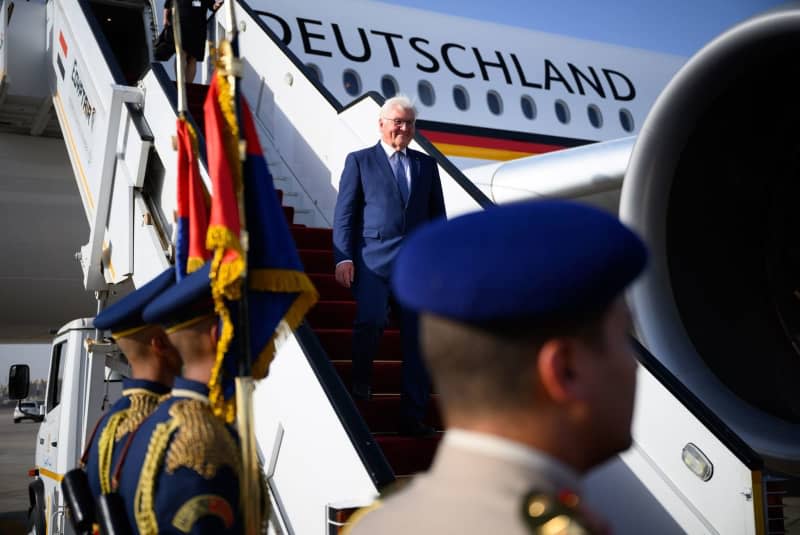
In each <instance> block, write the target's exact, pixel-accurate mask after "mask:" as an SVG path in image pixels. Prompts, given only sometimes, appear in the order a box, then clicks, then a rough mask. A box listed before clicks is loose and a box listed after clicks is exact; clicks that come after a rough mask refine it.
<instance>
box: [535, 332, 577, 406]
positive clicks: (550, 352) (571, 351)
mask: <svg viewBox="0 0 800 535" xmlns="http://www.w3.org/2000/svg"><path fill="white" fill-rule="evenodd" d="M575 350H576V348H575V344H574V343H573V340H572V339H571V338H551V339H550V340H548V341H546V342H545V343H544V344H542V346H541V348H540V349H539V354H538V358H537V360H536V372H537V374H538V376H539V383H540V384H541V387H542V390H543V392H542V393H543V394H545V395H546V396H547V397H548V398H549V399H550V400H552V401H553V402H555V403H566V402H568V401H571V400H573V399H574V398H575V396H576V395H577V393H578V390H579V385H578V384H577V373H576V369H575V366H576V362H575V357H576V355H575Z"/></svg>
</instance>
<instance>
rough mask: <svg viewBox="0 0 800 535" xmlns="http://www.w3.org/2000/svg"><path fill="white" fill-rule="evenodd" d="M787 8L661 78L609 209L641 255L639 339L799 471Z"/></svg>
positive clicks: (797, 149)
mask: <svg viewBox="0 0 800 535" xmlns="http://www.w3.org/2000/svg"><path fill="white" fill-rule="evenodd" d="M798 58H800V8H798V7H797V6H794V7H792V8H789V9H783V10H776V11H772V12H768V13H766V14H764V15H761V16H758V17H756V18H753V19H750V20H748V21H746V22H744V23H742V24H740V25H739V26H737V27H735V28H734V29H732V30H730V31H729V32H727V33H725V34H723V35H722V36H720V37H719V38H717V39H716V40H714V41H713V42H711V43H710V44H709V45H708V46H706V47H705V48H704V49H703V50H701V51H700V52H699V53H698V54H697V55H696V56H694V57H693V58H692V59H691V60H690V61H689V62H688V63H687V64H686V65H685V67H684V68H683V69H682V70H681V71H680V72H679V73H678V74H677V75H676V76H675V78H674V79H673V80H672V81H671V82H670V84H669V85H668V86H667V88H666V89H665V90H664V92H663V93H662V95H661V96H660V97H659V99H658V100H657V101H656V103H655V105H654V106H653V108H652V110H651V112H650V114H649V116H648V118H647V121H646V122H645V124H644V125H643V127H642V130H641V133H640V134H639V137H638V139H637V141H636V145H635V148H634V151H633V154H632V156H631V160H630V164H629V166H628V170H627V172H626V175H625V180H624V184H623V191H622V196H621V201H620V215H621V217H622V219H623V220H624V221H626V222H627V223H628V224H630V225H631V226H632V227H634V228H635V229H637V230H638V231H639V233H640V234H641V235H642V236H643V237H644V238H645V239H646V241H647V242H648V243H649V245H650V247H651V252H652V258H651V264H650V267H649V270H648V272H647V274H646V275H645V276H644V277H643V279H642V280H641V282H640V283H638V284H637V285H636V286H635V287H634V289H633V291H632V293H631V305H632V308H633V312H634V315H635V319H636V324H637V330H638V333H639V337H640V339H641V341H642V342H643V343H644V344H645V346H647V348H648V349H649V350H650V351H651V352H652V353H653V354H654V355H655V356H656V357H657V358H658V359H659V360H660V361H661V362H663V363H664V364H665V365H666V366H667V367H668V368H669V369H670V371H671V372H672V373H673V374H674V375H676V376H677V378H678V379H679V380H681V381H682V382H683V383H684V384H685V385H686V386H687V387H688V388H689V389H690V390H691V391H692V392H693V393H694V394H695V395H696V396H697V397H699V398H700V399H701V401H703V402H704V403H705V404H706V405H708V406H709V408H710V409H711V410H712V411H713V412H715V413H716V414H717V415H718V416H719V417H720V418H721V419H722V420H723V421H724V422H725V423H727V425H728V426H729V427H730V428H731V429H732V430H733V431H734V432H735V433H736V434H737V435H738V436H739V437H740V438H741V439H743V440H744V441H745V442H746V443H747V444H748V445H749V446H750V447H751V448H752V449H753V450H754V451H755V452H756V453H758V454H759V455H760V456H761V457H762V458H763V460H764V462H765V465H766V467H767V468H770V469H773V470H778V471H782V472H785V473H790V474H795V475H797V474H800V61H798Z"/></svg>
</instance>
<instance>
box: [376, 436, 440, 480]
mask: <svg viewBox="0 0 800 535" xmlns="http://www.w3.org/2000/svg"><path fill="white" fill-rule="evenodd" d="M441 438H442V433H437V434H436V436H433V437H428V438H414V437H402V436H396V435H378V436H376V437H375V442H377V443H378V445H380V447H381V449H382V450H383V454H384V455H385V456H386V460H388V461H389V464H390V465H391V467H392V470H393V471H394V473H395V475H396V476H408V475H411V474H415V473H417V472H422V471H423V470H427V469H428V468H430V465H431V461H433V456H434V454H435V453H436V448H437V447H438V446H439V441H440V440H441Z"/></svg>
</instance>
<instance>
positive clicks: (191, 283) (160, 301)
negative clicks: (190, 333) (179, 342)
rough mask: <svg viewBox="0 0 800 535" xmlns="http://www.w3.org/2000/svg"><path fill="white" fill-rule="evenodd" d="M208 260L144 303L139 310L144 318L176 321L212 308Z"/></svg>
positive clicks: (155, 321)
mask: <svg viewBox="0 0 800 535" xmlns="http://www.w3.org/2000/svg"><path fill="white" fill-rule="evenodd" d="M210 270H211V262H206V263H205V264H203V267H201V268H200V269H198V270H197V271H195V272H193V273H191V274H189V275H187V276H186V277H184V278H183V279H181V281H180V282H178V283H176V284H175V285H173V286H172V287H170V288H169V289H167V290H166V291H164V292H163V293H162V294H161V295H160V296H159V297H158V298H156V299H153V301H152V302H151V303H150V304H149V305H147V307H146V308H145V309H144V312H143V313H142V317H144V319H145V321H147V322H149V323H160V324H162V325H176V324H179V323H183V322H185V321H188V320H191V319H195V318H198V317H200V316H205V315H207V314H210V313H211V312H213V311H214V303H213V301H212V299H211V281H210V280H209V278H208V274H209V271H210Z"/></svg>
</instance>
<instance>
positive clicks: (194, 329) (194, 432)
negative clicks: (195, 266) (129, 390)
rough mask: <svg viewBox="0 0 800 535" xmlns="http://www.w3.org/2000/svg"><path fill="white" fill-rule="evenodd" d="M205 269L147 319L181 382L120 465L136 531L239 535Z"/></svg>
mask: <svg viewBox="0 0 800 535" xmlns="http://www.w3.org/2000/svg"><path fill="white" fill-rule="evenodd" d="M209 267H210V264H206V265H205V266H203V268H201V269H200V270H198V271H196V272H194V273H192V274H191V275H189V276H187V277H186V278H184V279H182V280H181V281H180V282H179V283H177V284H176V285H174V286H173V287H171V288H169V289H168V290H167V291H165V292H163V294H162V295H161V296H160V297H158V298H157V299H155V300H154V301H153V302H151V303H150V304H149V305H148V306H147V308H146V309H145V311H144V318H145V320H147V321H149V322H153V323H160V324H162V325H163V326H164V329H165V331H166V332H167V336H168V337H169V340H170V342H171V343H172V344H173V345H174V346H175V347H176V348H177V349H178V352H179V353H180V356H181V359H182V360H183V376H182V377H177V378H176V379H175V385H174V387H173V389H172V392H171V393H170V395H169V397H168V398H167V399H166V400H164V401H163V402H162V403H161V405H159V407H158V408H157V409H156V411H155V412H154V413H153V414H152V416H151V417H150V418H148V419H147V420H146V421H145V423H144V424H142V426H141V427H140V428H139V430H138V431H137V433H136V435H135V436H134V437H133V439H132V440H131V442H130V444H129V449H128V452H127V455H126V457H125V458H124V459H122V461H121V462H122V475H121V478H120V494H121V495H122V498H123V500H124V502H125V508H126V511H127V514H128V517H129V518H130V519H131V522H132V523H133V527H134V532H135V533H137V532H138V533H142V534H145V533H146V534H150V533H162V534H163V533H195V534H199V533H214V534H217V533H220V534H224V533H240V532H241V529H242V528H241V520H240V513H239V474H240V471H241V460H240V459H241V454H240V451H239V447H238V438H237V436H236V433H235V431H234V430H233V429H232V428H230V427H229V426H227V425H226V424H225V423H223V421H222V420H221V419H219V418H217V417H216V416H214V414H213V412H212V410H211V407H210V405H209V400H208V386H207V384H208V382H209V380H210V378H211V370H212V368H213V366H214V362H215V359H216V346H217V318H216V316H215V315H214V312H213V310H214V308H213V302H212V300H211V291H210V286H209V278H208V274H209Z"/></svg>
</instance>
